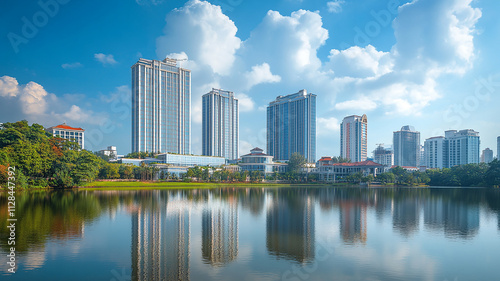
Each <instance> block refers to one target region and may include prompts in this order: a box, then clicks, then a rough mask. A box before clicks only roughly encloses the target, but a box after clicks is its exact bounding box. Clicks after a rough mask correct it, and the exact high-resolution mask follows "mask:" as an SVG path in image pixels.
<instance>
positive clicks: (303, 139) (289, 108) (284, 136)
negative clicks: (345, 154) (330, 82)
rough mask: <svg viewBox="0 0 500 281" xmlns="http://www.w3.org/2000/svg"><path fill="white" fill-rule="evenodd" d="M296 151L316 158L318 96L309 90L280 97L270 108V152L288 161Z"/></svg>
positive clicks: (268, 139) (308, 157) (311, 160)
mask: <svg viewBox="0 0 500 281" xmlns="http://www.w3.org/2000/svg"><path fill="white" fill-rule="evenodd" d="M295 152H298V153H300V154H301V155H303V156H304V157H305V158H306V160H307V162H310V163H311V162H315V161H316V95H314V94H311V93H307V91H306V90H300V91H299V92H298V93H295V94H291V95H287V96H278V97H277V98H276V100H274V101H272V102H270V103H269V106H268V107H267V153H268V154H269V155H272V156H274V159H275V160H288V159H290V156H291V155H292V154H293V153H295Z"/></svg>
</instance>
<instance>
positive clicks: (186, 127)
mask: <svg viewBox="0 0 500 281" xmlns="http://www.w3.org/2000/svg"><path fill="white" fill-rule="evenodd" d="M190 111H191V71H190V70H187V69H184V68H181V67H177V61H176V60H175V59H169V58H166V59H164V60H163V61H158V60H146V59H139V61H138V62H136V63H135V64H134V65H133V66H132V151H133V152H137V151H149V152H173V153H179V154H189V153H190V152H191V115H190Z"/></svg>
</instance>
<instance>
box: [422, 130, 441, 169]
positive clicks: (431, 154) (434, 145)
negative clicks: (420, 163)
mask: <svg viewBox="0 0 500 281" xmlns="http://www.w3.org/2000/svg"><path fill="white" fill-rule="evenodd" d="M444 142H445V140H444V137H432V138H428V139H426V140H425V142H424V147H425V149H424V151H425V159H426V163H425V165H426V166H427V168H433V169H434V168H439V169H442V168H443V165H444Z"/></svg>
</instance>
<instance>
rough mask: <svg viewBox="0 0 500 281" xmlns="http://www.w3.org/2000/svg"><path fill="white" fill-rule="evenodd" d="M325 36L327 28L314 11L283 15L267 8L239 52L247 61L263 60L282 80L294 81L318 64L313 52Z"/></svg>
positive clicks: (299, 11)
mask: <svg viewBox="0 0 500 281" xmlns="http://www.w3.org/2000/svg"><path fill="white" fill-rule="evenodd" d="M326 39H328V31H327V30H326V29H324V28H323V27H322V21H321V16H320V15H319V14H318V13H316V12H310V11H305V10H298V11H296V12H293V13H292V14H291V15H290V16H283V15H281V14H280V13H279V12H276V11H269V12H267V14H266V16H265V17H264V19H263V20H262V22H261V23H260V24H259V25H258V26H257V28H255V29H254V30H253V31H252V32H251V35H250V38H249V39H248V40H246V41H245V42H244V43H243V47H242V55H244V58H245V59H247V60H248V61H252V60H255V59H256V58H258V59H259V60H260V61H265V62H266V63H268V64H269V65H270V66H271V67H272V68H273V71H274V72H275V73H277V74H278V75H280V76H281V78H282V79H292V80H295V79H297V78H298V77H300V76H302V74H303V73H308V72H310V71H311V70H315V69H318V68H319V67H321V61H320V60H319V58H318V57H317V55H316V52H317V49H318V48H319V47H320V46H322V45H323V44H325V42H326Z"/></svg>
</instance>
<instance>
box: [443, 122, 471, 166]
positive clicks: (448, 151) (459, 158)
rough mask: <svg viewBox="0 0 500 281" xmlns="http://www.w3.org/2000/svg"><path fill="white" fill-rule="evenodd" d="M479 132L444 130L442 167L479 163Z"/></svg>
mask: <svg viewBox="0 0 500 281" xmlns="http://www.w3.org/2000/svg"><path fill="white" fill-rule="evenodd" d="M479 145H480V140H479V133H478V132H476V131H474V130H460V131H457V130H449V131H446V132H445V147H444V154H445V156H444V157H445V160H446V161H445V163H444V168H451V167H453V166H456V165H464V164H473V163H479V153H480V152H479Z"/></svg>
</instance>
